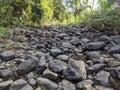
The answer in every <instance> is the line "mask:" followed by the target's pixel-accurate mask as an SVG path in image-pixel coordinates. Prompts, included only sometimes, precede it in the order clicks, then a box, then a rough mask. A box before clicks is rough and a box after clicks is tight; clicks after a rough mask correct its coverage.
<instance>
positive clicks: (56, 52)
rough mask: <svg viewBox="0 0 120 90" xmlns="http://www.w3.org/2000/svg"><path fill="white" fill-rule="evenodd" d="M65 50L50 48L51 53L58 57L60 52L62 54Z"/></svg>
mask: <svg viewBox="0 0 120 90" xmlns="http://www.w3.org/2000/svg"><path fill="white" fill-rule="evenodd" d="M62 53H63V52H62V51H61V50H60V49H51V50H50V55H51V56H53V57H56V56H58V55H60V54H62Z"/></svg>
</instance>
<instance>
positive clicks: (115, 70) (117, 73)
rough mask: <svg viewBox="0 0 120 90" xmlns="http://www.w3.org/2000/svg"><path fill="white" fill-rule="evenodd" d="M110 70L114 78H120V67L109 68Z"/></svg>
mask: <svg viewBox="0 0 120 90" xmlns="http://www.w3.org/2000/svg"><path fill="white" fill-rule="evenodd" d="M109 72H110V74H111V76H112V77H113V78H114V79H118V80H119V79H120V69H118V68H109Z"/></svg>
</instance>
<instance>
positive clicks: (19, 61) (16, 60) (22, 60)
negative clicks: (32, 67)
mask: <svg viewBox="0 0 120 90" xmlns="http://www.w3.org/2000/svg"><path fill="white" fill-rule="evenodd" d="M14 60H15V62H16V63H17V64H20V63H22V62H24V61H25V59H20V58H16V59H14Z"/></svg>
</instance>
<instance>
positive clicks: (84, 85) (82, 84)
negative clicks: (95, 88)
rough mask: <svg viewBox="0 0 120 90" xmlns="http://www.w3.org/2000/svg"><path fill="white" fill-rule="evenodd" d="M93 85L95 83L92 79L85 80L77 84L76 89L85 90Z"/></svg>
mask: <svg viewBox="0 0 120 90" xmlns="http://www.w3.org/2000/svg"><path fill="white" fill-rule="evenodd" d="M93 84H94V82H93V81H92V80H90V79H88V80H83V81H81V82H78V83H77V85H76V88H77V89H85V88H87V87H88V86H90V87H92V85H93Z"/></svg>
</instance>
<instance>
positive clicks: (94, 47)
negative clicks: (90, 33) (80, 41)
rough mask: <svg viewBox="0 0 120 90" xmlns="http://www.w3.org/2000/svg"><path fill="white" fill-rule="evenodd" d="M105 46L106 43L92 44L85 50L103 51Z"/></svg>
mask: <svg viewBox="0 0 120 90" xmlns="http://www.w3.org/2000/svg"><path fill="white" fill-rule="evenodd" d="M104 46H105V43H104V42H90V43H88V44H87V45H86V46H85V48H86V49H87V50H101V49H104Z"/></svg>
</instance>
